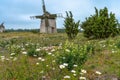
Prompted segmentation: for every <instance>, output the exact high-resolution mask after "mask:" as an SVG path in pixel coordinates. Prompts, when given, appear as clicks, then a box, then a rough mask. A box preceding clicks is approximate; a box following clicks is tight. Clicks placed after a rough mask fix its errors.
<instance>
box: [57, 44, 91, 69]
mask: <svg viewBox="0 0 120 80" xmlns="http://www.w3.org/2000/svg"><path fill="white" fill-rule="evenodd" d="M90 49H91V48H89V50H88V47H87V46H86V45H85V46H79V45H76V44H73V43H67V44H65V46H64V49H63V51H61V52H60V55H59V56H58V57H57V63H58V64H64V63H67V64H68V66H67V69H68V70H72V69H73V66H74V65H78V66H82V65H83V64H84V63H85V62H86V60H87V56H88V53H89V52H90Z"/></svg>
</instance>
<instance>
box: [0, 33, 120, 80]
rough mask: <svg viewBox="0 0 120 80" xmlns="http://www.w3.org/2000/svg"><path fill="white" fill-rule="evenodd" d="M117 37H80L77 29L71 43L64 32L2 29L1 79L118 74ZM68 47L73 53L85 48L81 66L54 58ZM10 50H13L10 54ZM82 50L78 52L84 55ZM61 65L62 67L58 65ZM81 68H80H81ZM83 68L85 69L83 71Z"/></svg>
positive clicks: (50, 79) (119, 44) (61, 79)
mask: <svg viewBox="0 0 120 80" xmlns="http://www.w3.org/2000/svg"><path fill="white" fill-rule="evenodd" d="M119 39H120V36H117V37H114V38H108V39H104V40H103V39H101V40H88V39H86V38H84V37H83V34H82V33H79V34H78V36H77V37H76V39H75V40H74V41H73V42H72V43H71V42H69V41H67V36H66V34H65V33H57V34H39V33H36V34H33V33H30V32H22V33H21V32H11V33H1V34H0V56H1V57H0V59H1V60H0V73H1V74H0V79H2V80H42V79H47V80H78V79H80V78H81V77H84V78H87V79H88V80H94V79H95V78H99V79H101V80H102V79H103V78H105V77H106V76H107V78H105V80H107V79H108V80H110V79H109V78H111V79H112V78H114V77H115V78H120V40H119ZM69 43H70V45H69ZM77 46H78V47H77ZM79 46H86V48H85V50H83V51H79V50H82V48H83V47H80V48H79ZM77 49H79V50H77ZM69 51H70V53H72V54H73V55H74V53H77V52H78V53H80V52H82V53H84V52H85V51H88V54H87V56H88V57H87V60H86V61H85V62H84V63H83V64H82V65H81V66H80V65H79V66H78V64H74V65H77V67H73V68H72V70H68V69H67V65H66V66H65V65H63V64H62V63H61V64H58V63H57V62H56V61H57V59H58V57H59V56H60V55H61V54H66V53H69ZM24 52H26V53H27V54H28V52H30V54H31V56H28V55H27V54H25V53H24ZM13 53H15V54H14V55H12V54H13ZM32 53H33V55H32ZM34 53H36V54H38V55H36V54H34ZM82 53H80V55H83V54H82ZM73 60H74V59H73ZM66 64H67V63H66ZM60 65H62V66H63V67H62V68H61V67H60ZM68 66H69V65H68ZM64 67H65V68H64ZM81 69H83V72H82V70H81ZM84 70H85V71H86V72H85V73H84ZM96 72H100V73H101V74H99V73H96ZM80 80H82V79H80Z"/></svg>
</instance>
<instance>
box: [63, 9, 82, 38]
mask: <svg viewBox="0 0 120 80" xmlns="http://www.w3.org/2000/svg"><path fill="white" fill-rule="evenodd" d="M66 16H67V17H66V18H65V20H64V26H65V32H66V33H67V36H68V38H69V39H74V38H75V37H76V36H77V34H78V32H79V29H78V27H79V23H80V21H78V22H75V21H74V19H73V15H72V12H71V11H69V13H68V12H66Z"/></svg>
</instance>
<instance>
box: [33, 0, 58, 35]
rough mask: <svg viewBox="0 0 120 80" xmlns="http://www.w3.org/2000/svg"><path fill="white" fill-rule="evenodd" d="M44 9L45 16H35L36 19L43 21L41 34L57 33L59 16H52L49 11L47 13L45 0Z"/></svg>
mask: <svg viewBox="0 0 120 80" xmlns="http://www.w3.org/2000/svg"><path fill="white" fill-rule="evenodd" d="M42 9H43V15H38V16H34V17H35V18H36V19H41V24H40V33H57V28H56V18H57V14H50V13H49V12H48V11H46V7H45V2H44V0H42Z"/></svg>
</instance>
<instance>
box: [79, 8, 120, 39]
mask: <svg viewBox="0 0 120 80" xmlns="http://www.w3.org/2000/svg"><path fill="white" fill-rule="evenodd" d="M81 27H82V28H83V30H84V36H85V37H87V38H108V37H110V36H111V37H114V36H116V35H118V34H119V29H118V21H117V19H116V18H115V14H113V13H112V12H111V13H110V14H109V13H108V9H107V8H106V7H105V8H104V9H100V10H99V11H98V9H97V8H95V14H94V15H91V16H90V17H88V18H86V21H84V22H83V23H82V25H81Z"/></svg>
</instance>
